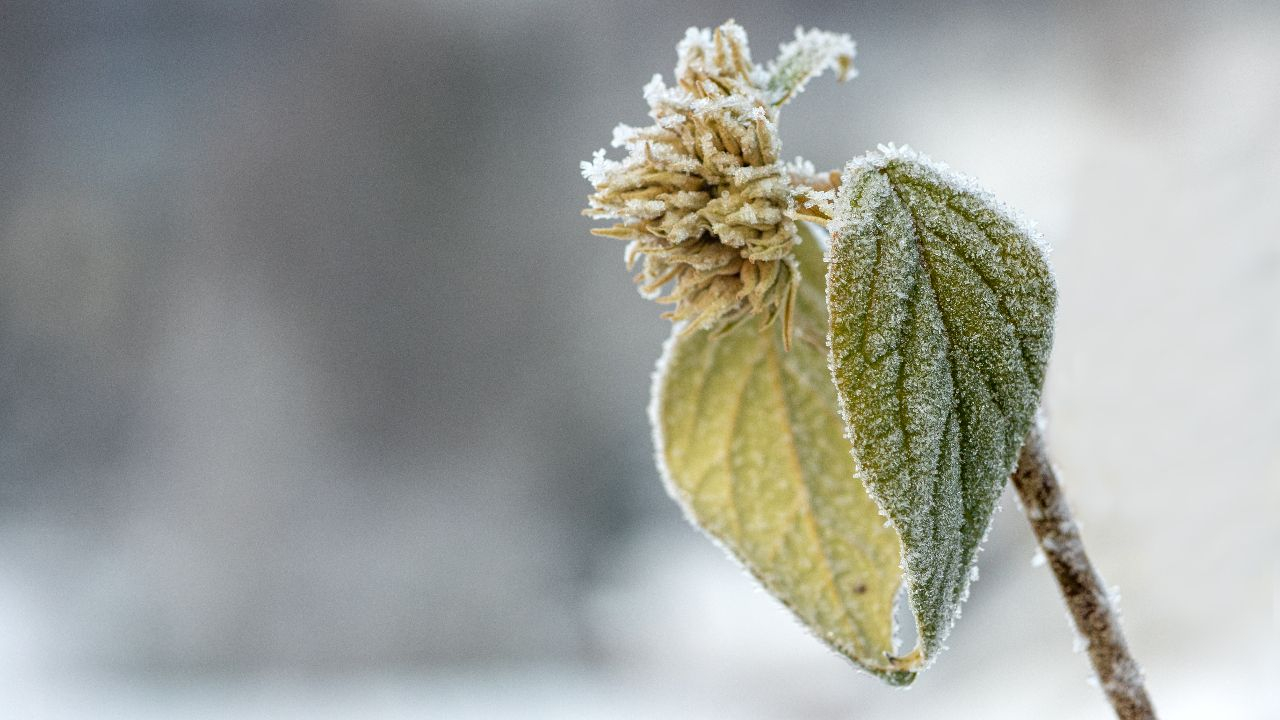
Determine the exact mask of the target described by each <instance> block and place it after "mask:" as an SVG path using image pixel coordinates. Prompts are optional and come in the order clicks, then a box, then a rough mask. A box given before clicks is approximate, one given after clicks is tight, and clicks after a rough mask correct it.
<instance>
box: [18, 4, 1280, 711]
mask: <svg viewBox="0 0 1280 720" xmlns="http://www.w3.org/2000/svg"><path fill="white" fill-rule="evenodd" d="M729 17H734V18H736V19H737V20H738V21H739V22H741V23H742V24H743V25H744V26H745V27H746V29H747V30H748V32H749V33H750V35H751V37H752V39H753V41H754V42H753V45H754V48H753V49H754V53H755V56H756V57H757V59H759V60H765V59H768V58H769V57H772V55H773V51H774V49H775V48H776V46H777V44H778V43H780V42H783V41H785V40H788V39H790V37H791V33H792V31H793V29H794V27H795V26H796V25H798V24H799V25H804V26H806V27H809V26H818V27H821V28H824V29H828V30H833V31H843V32H849V33H852V34H853V36H854V37H855V38H856V40H857V41H858V49H859V54H858V62H857V65H858V67H859V68H860V69H861V71H862V75H861V77H859V78H858V79H856V80H854V81H853V82H851V83H849V84H847V85H843V86H839V85H836V84H835V83H834V82H832V81H831V80H830V78H823V79H822V80H820V81H817V82H815V83H813V84H812V85H811V86H810V89H809V91H808V92H807V93H806V95H805V96H804V97H803V98H801V101H800V102H797V103H795V104H794V105H792V106H789V107H788V108H787V110H786V112H785V114H784V118H783V126H782V133H783V139H784V143H785V147H784V151H785V154H786V155H787V156H788V157H792V156H795V155H797V154H798V155H803V156H805V157H806V158H809V159H811V160H813V161H814V162H815V163H816V164H817V165H818V166H820V167H824V166H825V167H838V166H841V165H843V163H844V162H845V161H846V160H847V159H848V158H849V157H851V156H853V155H855V154H858V153H861V152H864V151H865V150H867V149H870V148H873V147H874V146H875V145H876V144H877V143H880V142H888V141H896V142H898V143H903V142H908V143H911V144H912V145H913V146H914V147H916V148H918V149H920V150H922V151H924V152H927V153H929V154H931V155H933V156H934V157H937V158H939V159H943V160H945V161H947V162H948V163H950V164H951V165H952V166H953V167H956V168H957V169H960V170H962V171H964V172H966V173H969V174H972V175H975V176H977V177H978V178H979V179H980V180H981V181H982V182H983V183H984V184H985V185H986V186H987V187H989V188H990V189H991V190H993V191H994V192H995V193H996V194H997V195H998V196H1000V197H1001V198H1003V199H1005V200H1006V201H1008V202H1009V203H1011V204H1012V205H1014V206H1016V207H1018V208H1021V209H1022V210H1023V211H1025V212H1026V213H1027V214H1028V215H1030V216H1031V217H1033V218H1036V219H1037V220H1038V221H1039V223H1040V227H1041V229H1042V230H1043V232H1044V234H1045V235H1046V237H1047V238H1048V240H1049V242H1050V243H1051V244H1052V245H1053V246H1054V248H1055V251H1054V255H1053V261H1054V264H1055V266H1056V269H1057V271H1058V273H1059V280H1060V287H1061V296H1062V303H1061V309H1060V315H1059V332H1058V336H1057V344H1056V348H1055V353H1054V356H1053V361H1052V363H1051V367H1050V380H1049V386H1048V389H1047V398H1046V405H1047V408H1048V411H1049V413H1050V415H1051V430H1050V437H1051V441H1052V445H1053V453H1054V455H1055V457H1056V459H1057V461H1058V463H1059V464H1060V466H1061V469H1062V471H1063V474H1064V479H1065V482H1066V483H1067V489H1068V492H1069V496H1070V499H1071V501H1072V502H1073V504H1074V506H1075V508H1076V511H1077V514H1078V516H1079V517H1080V518H1081V520H1082V522H1083V524H1084V526H1085V538H1086V541H1087V542H1088V544H1089V547H1090V550H1091V551H1092V553H1093V555H1094V559H1095V560H1096V562H1097V563H1098V565H1099V566H1100V568H1101V570H1102V571H1103V573H1104V574H1105V575H1106V577H1107V579H1108V582H1110V583H1113V584H1115V585H1117V586H1119V588H1120V589H1121V592H1122V595H1123V600H1122V607H1123V610H1124V613H1125V621H1126V626H1127V629H1128V632H1129V637H1130V641H1131V643H1132V645H1133V647H1134V649H1135V652H1136V654H1137V655H1138V657H1139V658H1140V659H1141V660H1142V661H1143V662H1144V664H1145V666H1146V669H1147V672H1148V676H1149V687H1150V689H1151V691H1152V693H1153V695H1154V697H1155V699H1156V701H1157V705H1158V706H1159V707H1160V708H1161V710H1163V711H1164V716H1165V717H1167V718H1204V717H1213V718H1274V717H1278V716H1280V695H1278V691H1277V687H1276V684H1275V682H1274V680H1275V678H1277V677H1280V652H1278V651H1277V649H1276V648H1277V641H1280V560H1278V559H1277V551H1280V523H1278V522H1277V520H1276V518H1277V515H1278V514H1280V450H1278V449H1277V448H1280V380H1277V379H1276V378H1277V375H1276V369H1277V367H1280V310H1278V308H1280V132H1278V130H1280V43H1278V42H1277V38H1280V5H1277V4H1276V3H1275V2H1274V1H1272V0H1258V1H1257V2H1203V3H1183V2H1164V1H1157V0H1138V1H1133V2H1126V3H1103V2H1097V3H1081V2H1060V3H1056V4H1034V3H1025V2H1018V1H1015V0H1009V1H1007V2H995V1H987V2H980V3H922V2H901V1H898V0H893V1H890V0H883V1H878V2H848V3H801V2H786V1H783V0H758V1H752V2H697V3H691V2H676V1H671V2H661V3H649V2H629V3H594V2H586V0H466V1H463V0H378V1H377V2H337V1H330V2H311V3H301V2H290V3H271V2H249V1H247V0H98V1H91V0H86V1H84V2H49V1H48V0H3V2H0V466H2V467H3V473H0V697H3V698H4V700H3V705H4V708H5V709H4V710H3V711H0V714H3V715H4V716H5V717H13V718H173V717H183V718H215V717H217V718H222V717H234V718H254V719H256V718H273V719H274V718H309V719H310V718H321V719H323V718H463V719H469V718H505V717H512V718H515V717H520V718H610V719H613V718H670V717H677V718H694V719H697V718H707V719H712V718H716V719H719V718H735V719H737V718H745V719H755V718H759V719H773V718H817V719H822V718H832V719H837V718H840V719H843V718H855V717H856V718H875V717H889V716H891V715H897V714H903V713H908V712H911V713H916V714H917V715H918V716H919V715H920V714H923V715H922V716H923V717H939V716H942V714H943V713H944V712H945V713H947V715H948V716H950V717H984V718H1025V717H1037V718H1102V717H1107V716H1108V710H1107V708H1106V706H1105V704H1104V702H1103V700H1102V697H1101V695H1100V693H1099V692H1098V691H1097V689H1096V688H1094V687H1090V685H1089V683H1088V675H1089V673H1088V666H1087V660H1086V657H1085V656H1084V655H1083V654H1078V653H1073V652H1072V646H1073V637H1072V632H1071V631H1070V629H1069V627H1068V624H1067V620H1066V617H1065V611H1064V609H1063V606H1062V604H1061V600H1060V598H1059V597H1058V596H1057V593H1056V590H1055V587H1054V584H1053V580H1052V578H1051V576H1050V574H1049V572H1048V571H1047V570H1046V569H1045V568H1043V567H1033V565H1032V562H1031V560H1032V556H1033V543H1032V539H1031V536H1030V534H1029V532H1028V530H1027V528H1026V526H1025V521H1024V519H1023V518H1022V517H1021V516H1020V514H1019V512H1018V510H1017V508H1016V506H1015V505H1014V503H1013V500H1012V498H1011V497H1009V496H1007V495H1006V497H1005V500H1004V505H1005V507H1006V509H1007V510H1008V511H1007V512H1004V513H1001V514H999V515H998V516H997V518H996V522H995V527H994V531H993V533H992V535H991V538H990V540H989V542H988V544H987V547H986V551H985V552H984V554H983V557H982V563H981V571H982V579H981V581H980V582H979V583H978V584H977V585H976V586H975V588H974V593H973V596H972V598H971V599H970V601H969V602H968V604H967V605H966V607H965V613H964V618H963V619H962V621H961V622H960V623H959V625H958V626H957V628H956V630H955V632H954V633H953V635H952V636H951V641H950V644H951V645H952V649H950V650H949V651H948V652H946V653H944V654H943V655H942V656H941V658H940V660H939V661H938V663H937V664H936V666H935V667H934V668H933V669H932V670H930V671H929V672H928V673H925V674H924V675H923V676H922V677H921V678H920V680H919V681H918V682H917V683H916V686H915V687H914V688H912V689H910V690H907V691H900V690H893V689H891V688H888V687H885V686H882V685H881V684H880V683H878V682H877V681H875V680H873V679H871V678H869V677H867V676H865V675H862V674H859V673H857V672H855V671H854V670H853V669H852V668H851V667H850V666H848V665H847V664H846V663H845V662H844V661H842V660H841V659H839V658H837V657H836V656H834V655H832V654H830V653H828V652H827V651H826V650H824V649H823V647H822V646H821V645H820V644H819V643H818V642H816V641H814V640H812V639H810V638H809V637H808V636H807V635H806V634H805V632H804V631H802V630H801V629H800V628H799V627H798V626H797V624H796V623H795V622H793V621H792V620H791V618H790V616H789V615H788V614H787V613H786V612H785V611H784V610H782V609H781V608H780V607H779V606H778V605H776V604H775V603H774V602H773V601H772V600H771V599H770V598H769V597H767V596H765V595H764V594H763V593H762V592H760V591H758V590H757V589H756V588H755V586H754V584H753V583H752V582H751V581H750V580H748V579H747V578H746V577H745V576H744V574H743V573H742V572H741V571H739V570H738V569H737V567H736V566H735V565H734V564H733V563H732V562H730V561H729V560H728V559H726V558H725V557H724V556H723V555H722V554H721V553H720V551H719V550H718V549H716V548H715V547H713V546H712V545H711V544H710V543H709V542H707V541H706V540H705V539H704V538H702V537H701V536H700V535H699V534H698V533H697V532H696V531H695V530H693V529H692V528H690V527H688V526H687V525H686V524H685V523H684V521H683V519H682V517H681V514H680V512H679V510H678V509H677V507H676V506H675V505H674V503H672V502H671V501H670V500H669V499H668V498H667V497H666V496H665V494H664V492H663V490H662V488H661V485H660V483H659V480H658V477H657V474H656V472H655V470H654V467H653V462H652V449H651V445H650V437H649V430H648V427H647V421H646V415H645V406H646V403H647V398H648V390H649V373H650V371H651V368H652V365H653V361H654V360H655V359H656V357H657V355H658V351H659V344H660V342H661V340H662V339H663V338H664V337H665V336H666V334H667V332H668V327H667V324H666V323H665V322H664V321H663V320H661V319H659V317H658V313H659V309H658V308H657V307H655V306H653V305H652V304H651V303H649V302H647V301H645V300H643V299H641V298H640V297H639V296H638V295H637V294H636V292H635V291H634V290H633V289H632V287H631V283H630V280H629V277H628V273H627V272H626V271H625V270H624V269H623V266H622V246H621V244H618V243H615V242H614V241H610V240H607V239H602V238H595V237H592V236H590V235H589V234H588V229H589V228H590V227H591V223H590V221H588V220H587V219H585V218H583V217H581V216H579V214H578V211H579V209H580V208H581V207H582V206H583V205H584V202H585V196H586V194H587V191H588V189H589V188H588V185H587V183H586V182H585V181H583V180H582V178H581V177H580V175H579V173H578V162H579V161H580V160H583V159H587V158H589V157H590V154H591V152H592V151H593V150H595V149H597V148H599V147H602V146H605V145H607V144H608V140H609V138H610V131H611V129H612V127H613V126H614V125H615V124H616V123H618V122H627V123H631V124H642V123H644V122H645V112H646V106H645V104H644V101H643V99H642V97H641V92H640V89H641V86H642V85H644V83H645V82H647V81H648V80H649V78H650V77H651V75H652V74H653V73H655V72H662V73H663V74H664V75H666V76H667V77H668V78H670V76H671V69H672V67H673V65H674V61H675V52H674V46H675V43H676V41H677V40H678V39H679V38H680V37H681V36H682V34H683V31H684V29H685V28H686V27H687V26H689V25H699V26H711V25H716V24H718V23H720V22H722V21H723V20H725V19H727V18H729ZM613 155H614V156H615V157H616V156H617V151H614V153H613Z"/></svg>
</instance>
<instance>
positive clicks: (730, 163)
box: [582, 20, 853, 332]
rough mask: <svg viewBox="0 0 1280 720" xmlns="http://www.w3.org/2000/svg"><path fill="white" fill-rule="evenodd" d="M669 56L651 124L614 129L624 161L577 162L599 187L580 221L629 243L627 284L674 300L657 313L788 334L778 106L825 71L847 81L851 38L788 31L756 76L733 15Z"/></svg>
mask: <svg viewBox="0 0 1280 720" xmlns="http://www.w3.org/2000/svg"><path fill="white" fill-rule="evenodd" d="M676 50H677V54H678V61H677V63H676V85H675V87H670V88H669V87H667V86H666V84H665V83H664V82H663V80H662V77H661V76H660V75H655V76H654V78H653V80H652V81H650V82H649V83H648V84H647V85H646V86H645V88H644V98H645V100H646V102H648V104H649V116H650V117H651V118H652V119H653V121H654V124H652V125H649V126H647V127H641V128H633V127H630V126H628V125H619V126H618V127H617V128H616V129H615V130H614V134H613V146H614V147H619V148H623V149H625V150H626V152H627V156H626V158H625V159H623V160H621V161H615V160H609V159H608V158H606V157H605V151H604V150H600V151H598V152H597V153H595V155H594V156H593V158H592V160H591V161H589V162H584V163H582V174H583V177H585V178H586V179H587V180H588V181H590V182H591V184H592V185H593V186H594V187H595V192H594V193H592V195H591V196H590V199H589V207H588V208H587V209H586V210H585V211H584V214H586V215H588V216H591V217H595V218H602V219H615V220H617V221H618V222H617V223H616V224H614V225H613V227H610V228H603V229H597V230H594V231H593V232H594V233H595V234H597V235H605V236H610V237H616V238H621V239H624V240H627V241H629V243H630V244H629V245H628V247H627V255H626V257H627V265H628V267H631V266H632V265H633V264H634V263H635V262H636V260H637V259H639V258H640V257H643V258H644V265H643V268H642V270H641V272H640V273H639V274H638V275H637V276H636V283H637V284H638V285H639V286H640V291H641V293H642V294H644V295H645V296H646V297H649V298H652V299H655V300H657V301H658V302H662V303H672V304H674V305H675V309H674V310H673V311H671V312H669V313H667V314H666V317H669V318H670V319H672V320H673V321H685V322H687V328H688V329H689V330H695V329H698V328H705V327H712V326H717V325H727V324H729V323H732V322H734V321H737V320H740V319H742V318H745V317H747V316H750V315H755V314H758V313H765V315H766V318H767V319H768V320H769V321H772V320H773V319H774V318H776V317H777V316H778V315H779V314H781V315H782V316H783V317H784V327H785V328H786V330H787V332H789V318H790V312H791V308H792V306H793V304H794V302H795V282H796V276H797V265H796V260H795V257H794V252H793V249H794V246H795V244H796V243H797V242H798V236H797V234H796V224H795V223H796V219H797V217H800V218H801V219H803V217H804V216H805V215H806V214H807V211H805V210H803V209H802V210H801V211H800V212H799V213H798V212H797V210H796V200H795V195H796V194H797V188H795V187H794V186H793V183H792V176H791V173H790V171H789V169H788V167H787V166H786V165H785V164H784V163H783V162H782V161H781V160H780V159H779V150H780V144H779V141H778V132H777V121H778V106H779V105H781V104H782V103H783V102H785V101H786V100H787V99H789V98H790V97H791V96H793V95H794V94H795V93H797V92H799V91H800V90H801V89H802V88H803V86H804V84H805V83H806V82H807V81H808V80H809V79H811V78H812V77H814V76H816V75H818V74H820V73H822V72H823V71H825V70H826V69H828V68H836V69H838V70H839V72H840V75H841V77H842V78H843V77H847V76H848V75H849V74H850V71H851V65H850V63H851V62H852V58H853V41H852V40H850V39H849V38H848V36H847V35H832V34H829V33H822V32H819V31H809V32H807V33H806V32H803V31H801V30H799V29H798V30H797V31H796V40H795V41H794V42H792V43H788V44H785V45H783V46H782V48H781V50H782V54H781V55H780V56H779V57H778V59H777V60H775V61H773V62H771V63H769V65H768V66H767V67H761V66H759V65H757V64H755V63H753V62H752V60H751V54H750V51H749V49H748V47H747V35H746V32H745V31H744V30H743V29H742V27H740V26H739V25H737V24H736V23H734V22H733V21H732V20H731V21H729V22H727V23H725V24H724V25H721V26H720V27H719V28H716V29H715V30H714V31H711V30H708V29H698V28H689V30H688V31H687V32H686V33H685V37H684V39H683V40H681V41H680V43H679V45H678V46H677V48H676ZM809 170H810V173H811V172H812V166H809ZM804 190H810V189H809V188H804ZM811 202H816V200H814V201H811ZM668 287H669V290H668V291H667V292H666V293H665V294H664V293H663V288H668Z"/></svg>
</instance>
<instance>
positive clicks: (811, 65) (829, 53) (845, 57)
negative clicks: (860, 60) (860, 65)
mask: <svg viewBox="0 0 1280 720" xmlns="http://www.w3.org/2000/svg"><path fill="white" fill-rule="evenodd" d="M854 51H855V45H854V42H853V39H852V38H850V37H849V36H848V35H845V34H842V33H829V32H824V31H822V30H809V31H808V32H806V31H805V30H804V29H803V28H796V39H795V40H792V41H791V42H789V43H783V44H782V45H779V46H778V57H776V58H774V60H773V61H772V62H770V63H769V65H768V67H766V68H765V76H766V78H767V79H766V80H765V91H766V92H767V93H768V96H769V97H770V98H771V101H772V102H773V104H774V105H784V104H786V103H787V102H788V101H790V100H791V98H793V97H795V96H796V95H798V94H799V93H800V92H801V91H803V90H804V86H805V85H806V84H808V82H809V81H810V80H812V79H813V78H815V77H817V76H819V75H821V74H822V73H824V72H826V71H827V70H830V69H834V70H835V71H836V79H837V80H839V81H840V82H844V81H845V80H848V79H850V78H852V77H855V76H856V75H857V74H858V73H857V71H856V70H854V69H853V56H854Z"/></svg>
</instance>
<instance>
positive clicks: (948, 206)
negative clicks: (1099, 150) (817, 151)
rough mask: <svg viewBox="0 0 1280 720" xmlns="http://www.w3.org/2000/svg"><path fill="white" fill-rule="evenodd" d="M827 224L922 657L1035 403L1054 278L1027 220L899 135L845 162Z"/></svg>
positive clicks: (960, 596) (855, 411)
mask: <svg viewBox="0 0 1280 720" xmlns="http://www.w3.org/2000/svg"><path fill="white" fill-rule="evenodd" d="M832 229H833V230H832V234H833V239H832V249H831V263H830V265H829V267H828V272H827V299H828V303H829V307H830V312H831V325H830V330H831V333H830V337H829V343H830V348H831V352H832V365H831V368H832V373H833V376H834V379H835V384H836V388H837V390H838V392H839V396H840V405H841V409H842V412H843V413H844V416H845V420H846V421H847V422H848V424H849V428H850V437H851V439H852V441H853V446H854V455H855V457H857V459H858V463H859V467H860V469H861V470H862V473H863V478H864V479H865V481H866V483H867V489H868V491H869V492H870V493H871V495H872V496H873V497H874V498H875V499H876V500H877V501H878V502H879V503H880V506H881V507H882V508H883V509H884V511H885V513H886V514H887V515H888V516H889V518H890V519H891V521H892V523H893V526H894V528H895V529H896V530H897V531H898V533H899V535H900V536H901V539H902V547H903V559H904V569H905V572H906V582H907V591H908V592H907V595H908V598H909V599H910V601H911V605H912V610H913V612H914V614H915V618H916V627H917V630H918V632H919V636H920V647H919V648H918V649H917V652H918V653H919V655H918V656H917V657H916V658H915V660H917V661H918V663H919V664H921V665H923V664H926V663H928V662H929V661H930V660H931V659H932V658H933V657H934V656H935V655H936V653H937V652H938V650H939V649H940V648H941V646H942V642H943V640H944V639H945V638H946V635H947V633H948V632H949V631H950V629H951V626H952V624H953V623H954V621H955V618H956V617H957V616H958V614H959V606H960V603H961V602H962V601H963V600H964V598H965V596H966V595H967V594H968V587H969V581H970V578H971V576H972V574H973V573H972V571H973V570H976V568H975V567H974V563H975V561H976V555H977V551H978V545H979V543H980V542H981V541H982V539H983V537H984V536H985V534H986V532H987V528H988V527H989V526H990V522H991V514H992V511H993V510H994V509H995V505H996V502H997V501H998V498H999V496H1000V492H1001V490H1002V489H1003V487H1004V484H1005V481H1006V479H1007V478H1008V477H1009V475H1010V473H1011V472H1012V470H1013V467H1014V463H1015V462H1016V460H1017V455H1018V451H1019V449H1020V448H1021V447H1022V443H1023V441H1024V439H1025V438H1026V435H1027V432H1028V430H1030V427H1031V423H1032V421H1033V419H1034V416H1035V412H1036V409H1037V407H1038V406H1039V402H1040V389H1041V384H1042V382H1043V379H1044V369H1045V362H1046V360H1047V359H1048V357H1049V350H1050V347H1051V345H1052V340H1053V314H1054V305H1055V301H1056V291H1055V289H1054V283H1053V277H1052V275H1051V274H1050V271H1049V267H1048V263H1047V261H1046V258H1045V253H1044V250H1043V248H1042V247H1041V246H1040V245H1039V243H1038V239H1037V236H1036V234H1035V232H1034V231H1033V230H1032V229H1031V227H1030V225H1029V224H1027V223H1025V222H1024V221H1021V220H1019V219H1018V218H1017V217H1016V216H1015V215H1014V214H1013V213H1012V212H1011V211H1009V210H1008V209H1006V208H1005V207H1003V206H1002V205H1000V204H998V203H997V202H996V201H995V200H994V199H993V198H992V197H991V196H990V195H989V194H987V193H986V192H984V191H982V190H981V189H979V188H978V187H977V186H976V185H975V184H974V183H973V182H972V181H971V180H968V179H967V178H964V177H962V176H960V175H957V174H955V173H954V172H952V171H951V170H949V169H948V168H947V167H946V166H944V165H939V164H934V163H932V162H931V161H930V160H928V158H925V157H923V156H921V155H917V154H916V153H914V152H912V151H911V150H910V149H907V148H902V149H897V148H893V147H882V148H881V151H880V152H879V153H873V154H870V155H868V156H866V157H864V158H860V159H857V160H855V161H853V162H851V163H850V164H849V165H848V167H847V168H846V169H845V173H844V176H843V182H842V184H841V187H840V192H839V195H838V197H837V202H836V219H835V222H834V223H833V224H832Z"/></svg>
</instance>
